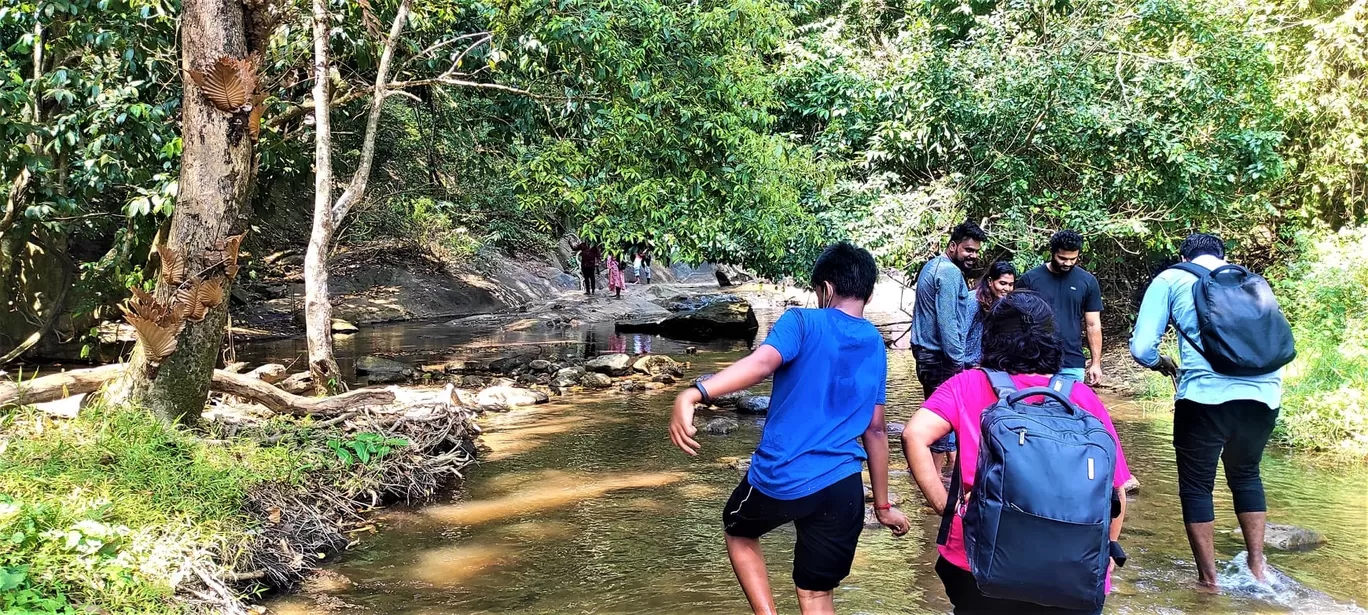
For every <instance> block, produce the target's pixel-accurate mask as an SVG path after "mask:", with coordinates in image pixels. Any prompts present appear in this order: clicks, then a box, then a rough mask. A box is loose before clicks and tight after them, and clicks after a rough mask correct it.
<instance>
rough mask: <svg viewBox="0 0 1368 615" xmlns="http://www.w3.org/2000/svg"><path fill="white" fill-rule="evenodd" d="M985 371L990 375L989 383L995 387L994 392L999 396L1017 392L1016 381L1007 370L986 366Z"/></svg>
mask: <svg viewBox="0 0 1368 615" xmlns="http://www.w3.org/2000/svg"><path fill="white" fill-rule="evenodd" d="M983 373H984V374H985V375H987V376H988V384H989V385H991V386H992V387H993V393H996V394H997V396H998V397H1006V396H1008V395H1011V394H1012V393H1015V392H1016V390H1017V389H1016V383H1015V382H1012V377H1011V376H1009V375H1008V374H1007V372H1002V371H998V370H995V369H987V368H985V369H984V370H983Z"/></svg>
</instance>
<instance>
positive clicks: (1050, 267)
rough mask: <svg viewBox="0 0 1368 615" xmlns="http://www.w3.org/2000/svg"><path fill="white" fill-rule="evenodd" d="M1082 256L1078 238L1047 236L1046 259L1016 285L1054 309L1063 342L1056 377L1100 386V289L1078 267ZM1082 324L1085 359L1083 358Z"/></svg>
mask: <svg viewBox="0 0 1368 615" xmlns="http://www.w3.org/2000/svg"><path fill="white" fill-rule="evenodd" d="M1082 253H1083V236H1082V235H1079V234H1078V233H1077V232H1075V231H1070V230H1063V231H1059V232H1057V233H1055V234H1054V235H1053V236H1051V237H1050V260H1049V261H1047V262H1046V263H1045V264H1044V265H1041V266H1039V267H1036V268H1035V269H1032V270H1030V271H1027V272H1026V273H1024V274H1022V276H1021V277H1020V278H1017V284H1016V285H1017V288H1020V289H1024V290H1033V291H1035V292H1036V293H1037V294H1039V295H1040V296H1041V297H1044V298H1045V300H1046V301H1049V302H1050V307H1051V308H1053V309H1054V315H1055V330H1057V331H1059V339H1060V340H1061V341H1063V342H1064V364H1063V366H1062V367H1060V369H1059V375H1060V376H1064V377H1068V378H1073V379H1074V380H1077V381H1086V383H1087V384H1088V386H1097V385H1099V384H1102V289H1101V287H1099V286H1098V284H1097V278H1096V277H1094V276H1093V274H1091V273H1088V272H1087V271H1084V270H1083V268H1082V267H1079V266H1078V260H1079V258H1080V257H1081V256H1082ZM1085 323H1086V325H1087V335H1088V355H1089V356H1088V358H1087V359H1084V357H1083V331H1082V328H1083V325H1084V324H1085ZM1085 366H1086V372H1085Z"/></svg>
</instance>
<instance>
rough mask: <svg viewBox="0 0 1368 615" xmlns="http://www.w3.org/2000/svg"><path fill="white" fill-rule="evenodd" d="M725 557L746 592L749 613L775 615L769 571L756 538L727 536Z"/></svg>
mask: <svg viewBox="0 0 1368 615" xmlns="http://www.w3.org/2000/svg"><path fill="white" fill-rule="evenodd" d="M727 557H729V558H731V564H732V571H734V572H736V580H737V581H740V582H741V590H742V591H744V592H746V600H747V601H748V602H750V605H751V611H753V612H754V613H755V615H775V613H776V611H775V610H774V594H772V593H771V592H770V584H769V571H768V570H766V569H765V554H764V553H762V552H761V551H760V540H759V539H758V538H742V537H740V536H727Z"/></svg>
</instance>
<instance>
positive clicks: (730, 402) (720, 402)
mask: <svg viewBox="0 0 1368 615" xmlns="http://www.w3.org/2000/svg"><path fill="white" fill-rule="evenodd" d="M712 377H713V375H712V374H703V375H702V376H699V377H697V378H694V380H693V383H694V384H698V383H700V382H705V381H707V380H708V379H709V378H712ZM704 386H705V387H706V385H704ZM749 394H750V393H749V392H748V391H737V392H735V393H728V394H726V395H721V396H717V397H713V398H712V399H711V400H709V401H710V402H711V403H712V405H714V406H716V407H718V408H736V405H737V404H739V403H741V399H742V398H744V397H746V396H748V395H749ZM766 407H767V408H768V404H766Z"/></svg>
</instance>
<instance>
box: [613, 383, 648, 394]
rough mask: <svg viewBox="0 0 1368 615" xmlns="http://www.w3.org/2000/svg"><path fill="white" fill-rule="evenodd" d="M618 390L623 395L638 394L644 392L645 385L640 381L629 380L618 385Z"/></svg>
mask: <svg viewBox="0 0 1368 615" xmlns="http://www.w3.org/2000/svg"><path fill="white" fill-rule="evenodd" d="M618 389H619V390H621V391H622V392H623V393H640V392H642V391H645V390H646V383H645V382H642V381H640V380H629V381H627V382H624V383H622V384H620V385H618Z"/></svg>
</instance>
